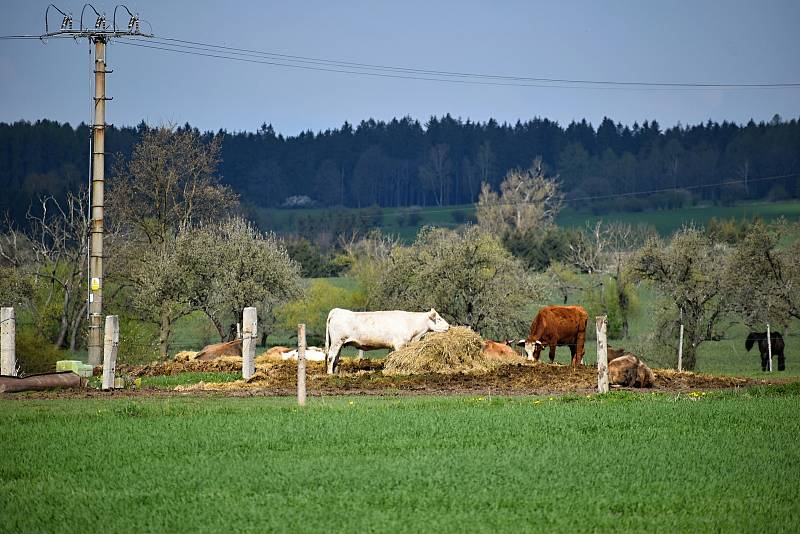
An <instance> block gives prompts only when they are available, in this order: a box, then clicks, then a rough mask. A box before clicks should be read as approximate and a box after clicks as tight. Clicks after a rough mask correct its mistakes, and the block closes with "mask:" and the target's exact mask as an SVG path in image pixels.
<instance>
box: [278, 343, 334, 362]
mask: <svg viewBox="0 0 800 534" xmlns="http://www.w3.org/2000/svg"><path fill="white" fill-rule="evenodd" d="M297 354H298V352H297V349H292V350H287V351H286V352H283V353H281V360H297V358H298V355H297ZM306 360H308V361H310V362H324V361H325V351H324V350H322V349H321V348H319V347H306Z"/></svg>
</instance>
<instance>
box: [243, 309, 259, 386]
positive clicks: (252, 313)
mask: <svg viewBox="0 0 800 534" xmlns="http://www.w3.org/2000/svg"><path fill="white" fill-rule="evenodd" d="M257 339H258V314H257V312H256V309H255V308H254V307H252V306H249V307H247V308H245V309H244V313H243V314H242V378H244V379H245V380H250V379H251V378H252V377H253V375H254V374H255V372H256V361H255V358H256V340H257Z"/></svg>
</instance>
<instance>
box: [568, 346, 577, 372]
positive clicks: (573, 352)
mask: <svg viewBox="0 0 800 534" xmlns="http://www.w3.org/2000/svg"><path fill="white" fill-rule="evenodd" d="M569 353H570V355H571V356H572V366H573V367H574V366H575V365H576V364H575V355H576V354H577V353H578V347H576V346H575V345H574V344H570V346H569Z"/></svg>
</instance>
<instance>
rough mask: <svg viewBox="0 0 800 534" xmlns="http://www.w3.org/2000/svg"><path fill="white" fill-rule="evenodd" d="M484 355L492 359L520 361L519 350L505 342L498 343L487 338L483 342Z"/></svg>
mask: <svg viewBox="0 0 800 534" xmlns="http://www.w3.org/2000/svg"><path fill="white" fill-rule="evenodd" d="M483 355H484V356H485V357H486V358H488V359H490V360H499V361H515V360H516V361H520V360H522V356H520V355H519V354H518V353H517V351H515V350H514V349H513V348H511V347H509V346H508V345H506V344H505V343H498V342H497V341H492V340H490V339H487V340H485V341H484V342H483Z"/></svg>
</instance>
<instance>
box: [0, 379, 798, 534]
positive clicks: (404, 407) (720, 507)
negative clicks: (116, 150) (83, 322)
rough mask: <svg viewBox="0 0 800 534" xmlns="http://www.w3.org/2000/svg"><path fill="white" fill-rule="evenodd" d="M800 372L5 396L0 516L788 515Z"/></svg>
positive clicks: (45, 525)
mask: <svg viewBox="0 0 800 534" xmlns="http://www.w3.org/2000/svg"><path fill="white" fill-rule="evenodd" d="M798 401H800V388H798V384H792V385H787V386H767V387H754V388H749V389H747V390H742V391H738V392H716V393H707V394H701V393H696V394H695V393H693V394H690V395H680V396H674V395H666V394H633V393H625V392H622V393H612V394H609V395H604V396H598V395H594V396H591V397H590V398H584V397H575V396H572V397H570V396H567V397H560V398H548V397H541V398H536V397H517V398H503V397H497V398H488V397H446V398H442V397H407V398H364V397H337V398H312V399H310V404H309V406H307V407H306V408H305V409H299V408H297V407H296V406H295V405H294V402H293V400H292V399H287V398H283V399H281V398H215V397H194V398H193V397H180V398H177V397H173V398H149V399H143V400H131V399H119V398H117V399H71V400H48V401H43V400H25V399H20V400H4V401H0V420H2V421H3V424H2V425H0V480H2V481H3V482H2V484H3V491H2V492H0V510H2V511H3V521H2V528H0V531H4V532H58V531H66V532H94V531H98V530H103V531H115V532H165V531H166V532H208V531H232V532H242V531H254V532H255V531H258V532H269V531H272V532H274V531H280V532H286V531H304V532H308V531H331V532H364V531H370V532H421V531H423V532H534V531H536V532H541V531H547V532H588V531H598V530H600V531H637V532H643V531H655V532H675V531H680V532H686V531H737V532H763V531H770V532H791V531H795V530H796V525H797V522H798V521H800V504H799V503H798V500H797V499H796V497H795V496H796V495H797V493H798V491H800V451H798V449H797V448H796V447H794V444H795V442H796V438H797V435H798V433H800V410H798V407H800V406H799V404H798Z"/></svg>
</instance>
